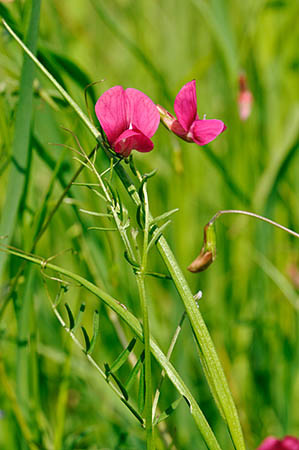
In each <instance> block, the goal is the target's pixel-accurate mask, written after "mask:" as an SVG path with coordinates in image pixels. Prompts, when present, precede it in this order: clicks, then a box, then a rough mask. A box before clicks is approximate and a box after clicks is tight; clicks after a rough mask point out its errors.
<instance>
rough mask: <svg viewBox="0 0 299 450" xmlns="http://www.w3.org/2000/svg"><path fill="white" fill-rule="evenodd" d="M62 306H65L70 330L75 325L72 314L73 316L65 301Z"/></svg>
mask: <svg viewBox="0 0 299 450" xmlns="http://www.w3.org/2000/svg"><path fill="white" fill-rule="evenodd" d="M64 306H65V309H66V311H67V314H68V316H69V329H70V330H72V329H73V328H74V325H75V320H74V316H73V313H72V310H71V308H70V307H69V305H68V304H67V303H65V304H64Z"/></svg>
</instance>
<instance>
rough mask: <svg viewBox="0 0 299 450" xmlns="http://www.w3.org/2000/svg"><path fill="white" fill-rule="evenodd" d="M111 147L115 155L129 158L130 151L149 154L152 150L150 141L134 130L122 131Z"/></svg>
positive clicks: (152, 146) (152, 145)
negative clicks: (118, 154)
mask: <svg viewBox="0 0 299 450" xmlns="http://www.w3.org/2000/svg"><path fill="white" fill-rule="evenodd" d="M112 146H113V148H114V150H115V151H116V153H120V154H121V155H123V156H125V157H127V156H129V155H130V153H131V151H132V150H137V151H138V152H149V151H151V150H152V149H153V148H154V144H153V143H152V141H151V140H150V139H149V138H148V137H147V136H145V134H143V133H141V132H140V131H139V130H136V129H133V130H126V131H124V132H123V133H122V134H121V135H120V136H119V137H118V138H117V139H116V141H115V142H114V143H113V145H112Z"/></svg>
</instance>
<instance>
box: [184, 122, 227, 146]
mask: <svg viewBox="0 0 299 450" xmlns="http://www.w3.org/2000/svg"><path fill="white" fill-rule="evenodd" d="M225 129H226V126H225V125H224V123H223V122H222V121H221V120H217V119H210V120H209V119H207V120H206V119H204V120H196V121H195V122H193V124H192V126H191V129H190V134H191V135H192V138H193V140H194V142H195V143H196V144H198V145H206V144H208V143H209V142H211V141H213V140H214V139H215V138H216V137H217V136H218V135H219V134H221V133H222V132H223V131H224V130H225Z"/></svg>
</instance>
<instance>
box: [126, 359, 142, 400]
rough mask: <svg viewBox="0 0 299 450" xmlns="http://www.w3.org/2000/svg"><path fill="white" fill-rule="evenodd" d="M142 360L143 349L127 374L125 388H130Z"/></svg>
mask: <svg viewBox="0 0 299 450" xmlns="http://www.w3.org/2000/svg"><path fill="white" fill-rule="evenodd" d="M143 361H144V351H143V352H142V353H141V355H140V358H139V359H138V361H137V362H136V364H135V366H134V367H133V369H132V370H131V373H130V375H129V376H128V379H127V381H126V383H125V388H126V389H127V391H129V390H130V389H131V387H132V385H133V384H134V381H135V380H136V377H137V375H138V372H139V370H140V367H141V364H143Z"/></svg>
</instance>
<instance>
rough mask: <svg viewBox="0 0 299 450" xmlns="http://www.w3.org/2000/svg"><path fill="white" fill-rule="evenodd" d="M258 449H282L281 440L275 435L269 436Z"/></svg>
mask: <svg viewBox="0 0 299 450" xmlns="http://www.w3.org/2000/svg"><path fill="white" fill-rule="evenodd" d="M257 450H282V447H281V444H280V440H279V439H276V438H275V437H272V436H269V437H267V438H266V439H265V440H264V441H263V442H262V443H261V445H260V446H259V447H258V449H257Z"/></svg>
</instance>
